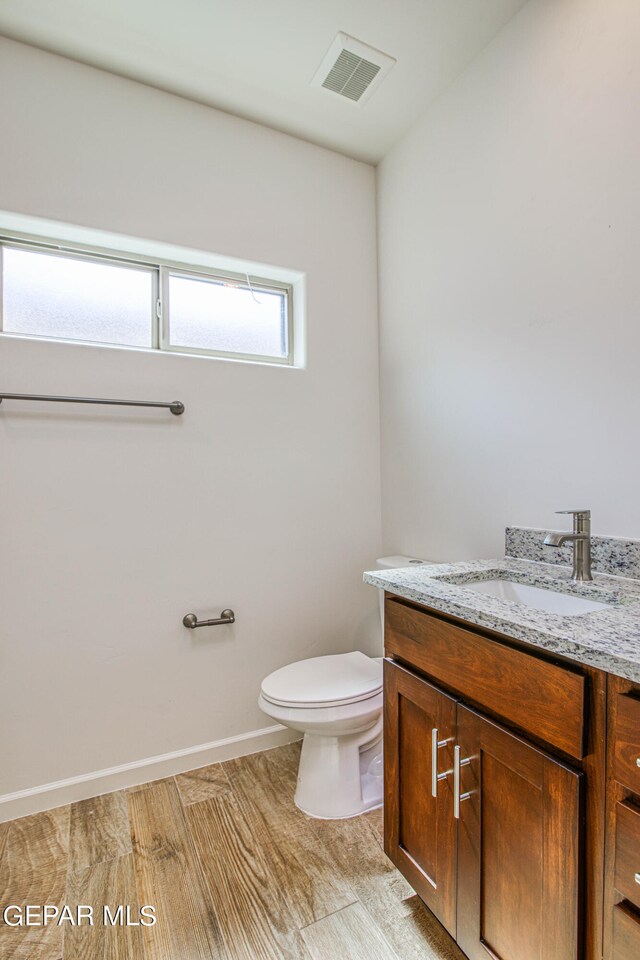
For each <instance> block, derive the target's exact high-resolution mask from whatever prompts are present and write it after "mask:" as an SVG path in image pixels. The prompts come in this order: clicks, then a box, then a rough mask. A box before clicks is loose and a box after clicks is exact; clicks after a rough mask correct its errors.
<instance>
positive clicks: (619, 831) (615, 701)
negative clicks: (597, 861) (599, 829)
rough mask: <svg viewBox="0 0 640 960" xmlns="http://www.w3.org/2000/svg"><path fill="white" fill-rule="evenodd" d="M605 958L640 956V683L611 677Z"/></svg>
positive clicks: (636, 959)
mask: <svg viewBox="0 0 640 960" xmlns="http://www.w3.org/2000/svg"><path fill="white" fill-rule="evenodd" d="M604 917H605V924H604V941H605V947H604V956H605V960H640V685H639V684H633V683H630V682H629V681H627V680H623V679H620V678H619V677H613V676H610V677H609V687H608V738H607V852H606V891H605V914H604Z"/></svg>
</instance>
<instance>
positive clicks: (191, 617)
mask: <svg viewBox="0 0 640 960" xmlns="http://www.w3.org/2000/svg"><path fill="white" fill-rule="evenodd" d="M235 620H236V615H235V613H234V612H233V610H229V609H227V610H223V611H222V613H221V614H220V616H219V617H216V618H215V619H214V620H198V617H197V616H196V614H195V613H187V614H185V616H184V617H183V618H182V625H183V626H184V627H188V628H189V630H195V628H196V627H217V626H218V624H220V623H235Z"/></svg>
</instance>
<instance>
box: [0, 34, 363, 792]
mask: <svg viewBox="0 0 640 960" xmlns="http://www.w3.org/2000/svg"><path fill="white" fill-rule="evenodd" d="M0 89H2V91H3V96H2V98H1V99H0V129H1V130H2V150H1V151H0V210H9V211H14V212H17V213H20V214H28V215H31V216H38V217H47V218H51V219H54V220H59V221H67V222H69V223H74V224H80V225H83V226H88V227H93V228H100V229H103V230H109V231H114V232H116V233H121V234H130V235H131V236H133V237H143V238H149V239H151V240H154V241H166V242H170V243H173V244H180V245H185V246H188V247H192V248H198V249H201V250H204V251H213V252H218V253H221V254H226V255H229V256H235V257H240V258H246V259H248V260H252V261H258V262H262V263H266V264H268V263H273V264H276V265H278V266H280V267H285V268H291V269H294V270H298V271H301V272H303V273H304V274H305V275H306V281H307V334H308V364H307V368H306V369H297V370H291V369H283V368H278V367H269V366H261V365H252V364H244V363H238V362H229V361H221V360H215V359H202V358H194V357H180V356H169V355H159V354H152V353H146V352H138V351H127V350H120V349H105V348H96V347H87V346H79V345H66V344H50V343H42V342H41V343H38V342H29V341H24V340H23V341H20V340H15V339H13V340H12V339H9V338H5V339H3V340H2V342H0V368H1V369H0V380H1V383H2V388H3V389H4V390H7V391H24V392H35V393H49V392H50V393H54V394H74V395H89V396H90V395H94V396H101V395H102V396H107V397H108V396H122V397H138V398H149V399H154V398H158V399H173V398H179V399H181V400H183V401H184V403H185V404H186V413H185V415H184V416H183V417H181V418H174V417H172V416H171V415H170V414H168V413H160V414H156V413H155V412H154V413H144V414H143V413H140V414H137V413H136V412H134V411H131V410H128V411H127V410H122V411H119V410H113V409H104V410H102V409H98V408H73V407H65V408H60V407H53V405H50V406H49V407H47V408H45V407H35V406H29V408H27V406H26V405H25V404H23V405H19V404H16V403H13V404H11V405H10V404H9V402H5V403H3V404H2V408H0V451H1V452H0V457H1V460H2V469H1V474H0V529H1V530H2V550H1V551H0V638H1V643H0V738H1V741H2V742H1V753H2V762H1V763H0V794H4V793H8V792H11V791H19V790H23V789H28V788H30V787H32V786H35V785H37V784H43V783H48V782H50V781H54V780H57V779H60V778H65V777H75V776H77V775H82V774H85V773H88V772H91V771H94V770H98V769H101V768H104V767H109V766H111V765H116V764H123V763H128V762H133V761H136V760H139V759H140V758H145V757H150V756H154V755H156V754H164V753H166V752H169V751H172V750H181V749H183V748H186V747H190V746H192V745H197V744H201V743H205V742H209V741H214V740H217V739H220V738H225V737H232V736H234V735H236V734H241V733H243V732H245V731H250V730H253V729H256V728H260V727H265V726H267V725H268V724H269V723H270V722H271V721H269V720H268V719H267V718H266V717H265V716H264V715H262V714H261V713H260V712H259V710H258V708H257V705H256V698H257V694H258V690H259V684H260V681H261V679H262V677H263V676H264V675H266V674H267V673H268V672H269V671H271V670H273V669H275V668H276V667H278V666H280V665H282V664H284V663H287V662H289V661H291V660H294V659H297V658H302V657H306V656H313V655H316V654H322V653H329V652H338V651H343V650H348V649H353V648H354V647H356V648H357V647H360V648H363V649H368V647H369V646H370V643H371V638H372V637H375V628H376V596H375V592H374V591H372V590H371V589H370V588H368V587H365V586H363V585H362V583H361V574H362V570H363V569H366V568H368V567H370V566H371V565H372V561H373V559H374V558H375V557H376V556H377V555H378V552H379V548H380V501H379V423H378V399H377V389H378V366H377V329H376V311H377V305H376V251H375V192H374V171H373V169H372V168H371V167H369V166H367V165H365V164H361V163H357V162H354V161H351V160H348V159H346V158H344V157H342V156H339V155H337V154H334V153H331V152H330V151H327V150H323V149H320V148H318V147H314V146H311V145H309V144H307V143H303V142H302V141H298V140H296V139H294V138H291V137H287V136H285V135H282V134H280V133H275V132H273V131H270V130H267V129H265V128H262V127H260V126H257V125H255V124H252V123H248V122H246V121H243V120H239V119H236V118H233V117H231V116H228V115H225V114H222V113H218V112H216V111H215V110H211V109H209V108H206V107H202V106H198V105H196V104H193V103H189V102H187V101H184V100H181V99H179V98H177V97H172V96H170V95H167V94H164V93H160V92H158V91H155V90H152V89H150V88H146V87H144V86H142V85H139V84H136V83H132V82H129V81H126V80H122V79H119V78H116V77H114V76H111V75H109V74H106V73H102V72H100V71H97V70H92V69H90V68H88V67H85V66H81V65H79V64H76V63H73V62H71V61H67V60H64V59H62V58H58V57H55V56H51V55H48V54H45V53H42V52H39V51H36V50H34V49H31V48H29V47H25V46H21V45H19V44H15V43H12V42H9V41H5V40H0ZM226 606H230V607H233V608H234V609H235V611H236V615H237V623H236V625H235V626H234V627H233V628H228V627H224V628H215V629H208V630H207V629H202V630H198V631H195V632H193V633H192V632H188V631H187V630H185V629H184V628H183V626H182V623H181V621H182V617H183V615H184V614H185V613H187V612H189V611H195V612H196V613H198V614H199V615H201V616H203V617H206V616H217V615H218V613H219V611H220V610H221V608H222V607H226Z"/></svg>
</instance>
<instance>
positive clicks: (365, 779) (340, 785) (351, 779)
mask: <svg viewBox="0 0 640 960" xmlns="http://www.w3.org/2000/svg"><path fill="white" fill-rule="evenodd" d="M420 563H428V561H426V560H416V559H414V558H413V557H402V556H393V557H382V558H381V559H380V560H378V561H377V565H378V567H381V568H387V569H388V568H390V567H407V566H410V565H412V564H420ZM383 598H384V596H383V591H382V590H381V591H380V613H381V617H382V621H383V623H384V607H383ZM258 705H259V706H260V709H261V710H263V711H264V713H266V714H267V716H269V717H272V718H273V719H274V720H276V721H277V722H278V723H282V724H284V725H285V726H287V727H291V728H292V729H293V730H299V731H300V733H303V734H304V738H303V741H302V753H301V755H300V766H299V769H298V785H297V788H296V794H295V802H296V806H298V807H299V808H300V809H301V810H303V811H304V812H305V813H307V814H309V815H310V816H312V817H318V818H320V819H338V818H344V817H355V816H357V815H358V814H359V813H363V812H364V811H365V810H371V809H372V808H374V807H379V806H380V805H381V804H382V788H383V782H382V658H379V659H374V658H372V657H367V656H366V655H365V654H364V653H358V652H356V653H341V654H336V655H333V656H328V657H313V658H312V659H310V660H300V661H298V662H297V663H290V664H289V665H288V666H286V667H282V668H281V669H280V670H276V671H275V672H274V673H271V674H269V676H268V677H266V678H265V680H263V682H262V687H261V692H260V697H259V700H258Z"/></svg>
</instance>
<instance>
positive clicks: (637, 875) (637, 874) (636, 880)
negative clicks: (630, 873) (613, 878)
mask: <svg viewBox="0 0 640 960" xmlns="http://www.w3.org/2000/svg"><path fill="white" fill-rule="evenodd" d="M633 879H634V880H635V882H636V883H640V873H636V875H635V877H634V878H633Z"/></svg>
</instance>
